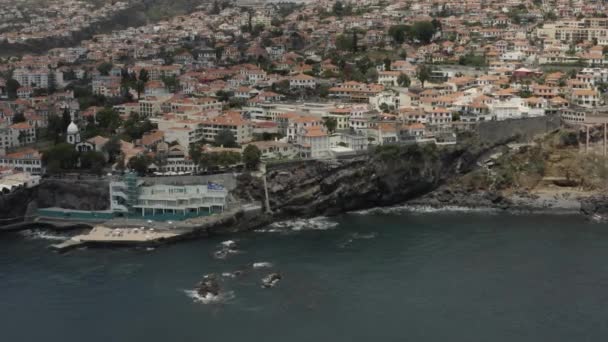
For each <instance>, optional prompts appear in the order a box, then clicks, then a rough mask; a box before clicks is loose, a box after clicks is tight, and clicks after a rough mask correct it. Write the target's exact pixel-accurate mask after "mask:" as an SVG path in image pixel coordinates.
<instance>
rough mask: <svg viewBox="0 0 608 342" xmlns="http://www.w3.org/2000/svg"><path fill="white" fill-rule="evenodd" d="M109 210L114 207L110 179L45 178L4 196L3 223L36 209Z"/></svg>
mask: <svg viewBox="0 0 608 342" xmlns="http://www.w3.org/2000/svg"><path fill="white" fill-rule="evenodd" d="M48 207H61V208H66V209H76V210H106V209H109V207H110V199H109V188H108V182H107V181H103V180H76V179H74V180H72V179H69V180H68V179H66V180H62V179H44V180H43V181H42V182H41V183H40V185H38V186H36V187H34V188H30V189H25V188H23V189H19V190H16V191H15V192H13V193H10V194H8V195H1V196H0V219H2V220H3V221H0V225H2V224H8V223H12V222H13V221H10V219H12V218H15V219H23V217H24V216H26V213H27V215H30V214H34V213H35V209H36V208H48Z"/></svg>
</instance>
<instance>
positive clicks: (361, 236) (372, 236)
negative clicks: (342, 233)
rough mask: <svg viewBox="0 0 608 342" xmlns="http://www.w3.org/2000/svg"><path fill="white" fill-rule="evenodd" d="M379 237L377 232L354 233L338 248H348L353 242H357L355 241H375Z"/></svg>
mask: <svg viewBox="0 0 608 342" xmlns="http://www.w3.org/2000/svg"><path fill="white" fill-rule="evenodd" d="M377 236H378V233H376V232H371V233H366V234H363V233H352V234H349V235H348V238H346V240H344V241H343V242H341V243H339V244H338V247H340V248H346V247H348V246H350V245H351V244H352V243H353V242H355V240H369V239H375V238H376V237H377Z"/></svg>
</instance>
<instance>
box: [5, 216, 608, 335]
mask: <svg viewBox="0 0 608 342" xmlns="http://www.w3.org/2000/svg"><path fill="white" fill-rule="evenodd" d="M311 228H312V229H311ZM285 231H286V232H285ZM61 238H64V237H63V236H62V235H54V234H46V233H45V234H32V233H30V234H8V235H7V234H5V235H1V236H0V327H1V329H0V340H1V341H11V342H12V341H66V342H72V341H74V342H76V341H78V342H80V341H88V342H96V341H100V342H101V341H104V342H106V341H148V342H155V341H270V342H272V341H281V342H283V341H307V342H308V341H332V342H337V341H442V342H443V341H467V342H470V341H484V342H487V341H493V342H495V341H535V342H537V341H601V340H603V339H604V338H606V336H608V325H607V324H606V318H607V317H608V226H607V225H604V224H597V223H590V222H587V221H585V220H584V219H583V218H582V217H579V216H566V215H561V216H548V215H523V214H522V215H506V214H501V213H483V212H471V213H467V212H433V211H429V212H426V213H412V212H408V211H401V210H394V211H390V210H388V211H387V210H383V211H371V212H362V213H353V214H347V215H344V216H342V217H338V218H330V219H327V218H317V219H315V220H313V221H307V220H299V221H294V222H283V223H279V224H275V225H272V226H270V227H267V228H266V229H264V230H263V231H261V232H252V233H247V234H242V235H237V236H231V237H230V239H232V240H234V241H235V242H236V248H237V250H238V252H236V253H228V254H227V257H226V258H225V259H216V258H214V256H213V253H214V252H215V251H217V250H218V249H220V248H224V247H222V242H223V241H225V240H227V238H225V237H224V238H214V239H210V240H198V241H190V242H185V243H180V244H175V245H170V246H164V247H160V248H157V249H155V250H145V249H141V250H136V249H86V250H76V251H72V252H69V253H67V254H57V253H55V252H52V251H50V250H48V249H46V248H45V247H46V246H47V245H49V244H51V243H55V242H56V240H57V239H61ZM253 263H257V264H256V267H255V268H254V267H253ZM235 270H244V274H243V275H242V276H239V277H234V278H232V277H229V274H226V276H225V277H223V278H222V282H221V286H222V295H221V296H220V298H216V299H213V300H205V301H200V300H197V299H196V298H195V297H196V296H193V295H192V292H191V290H192V289H193V286H194V285H195V284H196V283H197V282H198V281H199V280H200V279H202V277H203V276H204V275H205V274H208V273H217V274H222V273H229V272H232V271H235ZM274 271H278V272H280V273H281V275H282V280H281V281H280V282H279V283H278V285H277V286H276V287H274V288H270V289H264V288H261V279H262V278H263V277H264V276H266V275H267V274H268V273H270V272H274Z"/></svg>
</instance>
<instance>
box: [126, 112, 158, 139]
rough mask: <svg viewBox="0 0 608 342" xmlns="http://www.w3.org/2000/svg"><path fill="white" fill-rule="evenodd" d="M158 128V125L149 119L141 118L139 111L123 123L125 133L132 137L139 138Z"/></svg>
mask: <svg viewBox="0 0 608 342" xmlns="http://www.w3.org/2000/svg"><path fill="white" fill-rule="evenodd" d="M154 129H156V125H155V124H153V123H152V122H151V121H150V120H149V119H143V120H142V119H141V117H140V116H139V114H138V113H131V115H129V118H128V119H127V120H126V121H125V122H124V123H123V130H124V133H125V134H126V135H127V136H128V137H129V138H130V139H131V141H133V140H137V139H141V137H142V136H143V135H144V134H145V133H147V132H150V131H152V130H154Z"/></svg>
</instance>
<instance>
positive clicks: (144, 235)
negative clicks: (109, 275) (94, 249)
mask: <svg viewBox="0 0 608 342" xmlns="http://www.w3.org/2000/svg"><path fill="white" fill-rule="evenodd" d="M180 235H181V234H180V233H178V232H170V231H166V230H165V231H158V230H155V229H154V228H143V227H142V228H109V227H104V226H95V227H93V229H91V230H90V231H89V232H88V233H86V234H81V235H76V236H74V237H72V238H70V239H69V240H67V241H64V242H62V243H59V244H55V245H52V246H51V248H53V249H56V250H60V251H65V250H69V249H72V248H76V247H79V246H84V245H88V244H105V245H138V244H154V243H160V242H164V241H169V240H172V239H175V238H177V237H179V236H180Z"/></svg>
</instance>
